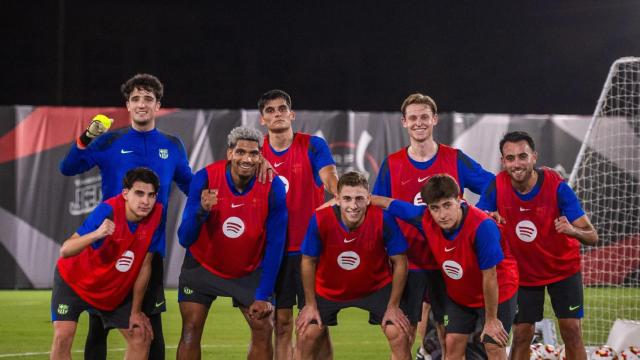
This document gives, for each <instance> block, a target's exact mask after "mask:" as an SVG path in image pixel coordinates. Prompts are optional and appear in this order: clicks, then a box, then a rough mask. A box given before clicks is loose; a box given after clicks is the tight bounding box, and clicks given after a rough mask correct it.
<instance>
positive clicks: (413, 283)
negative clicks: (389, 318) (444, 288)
mask: <svg viewBox="0 0 640 360" xmlns="http://www.w3.org/2000/svg"><path fill="white" fill-rule="evenodd" d="M427 281H428V275H427V272H426V271H409V274H408V275H407V283H406V285H405V286H404V291H403V292H402V300H401V301H400V308H401V309H402V311H404V313H405V315H407V318H409V322H410V323H411V324H412V325H415V324H417V323H418V322H419V321H420V320H421V319H422V302H423V299H424V295H425V293H426V291H427Z"/></svg>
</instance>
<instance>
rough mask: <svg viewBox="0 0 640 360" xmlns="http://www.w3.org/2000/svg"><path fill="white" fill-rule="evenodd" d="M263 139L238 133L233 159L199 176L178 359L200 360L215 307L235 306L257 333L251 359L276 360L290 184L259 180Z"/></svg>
mask: <svg viewBox="0 0 640 360" xmlns="http://www.w3.org/2000/svg"><path fill="white" fill-rule="evenodd" d="M261 146H262V134H261V133H260V131H258V130H256V129H251V128H246V127H237V128H235V129H233V130H231V132H230V133H229V137H228V149H227V159H226V160H220V161H216V162H214V163H212V164H210V165H208V166H206V167H205V168H204V169H202V170H200V171H198V172H197V173H196V174H195V175H194V177H193V181H192V182H191V187H190V189H189V197H188V198H187V204H186V206H185V209H184V212H183V215H182V223H181V224H180V227H179V229H178V238H179V240H180V244H181V245H182V246H184V247H185V248H186V249H187V253H186V255H185V258H184V263H183V264H182V270H181V272H180V279H179V287H178V301H179V303H180V314H181V315H182V334H181V338H180V343H179V345H178V353H177V358H178V359H199V358H200V357H201V348H200V341H201V338H202V331H203V330H204V324H205V321H206V318H207V313H208V312H209V308H210V306H211V303H212V302H213V301H214V300H215V299H216V297H218V296H226V297H231V298H233V302H234V304H236V305H238V306H239V308H240V311H242V314H243V315H244V317H245V319H246V320H247V324H248V325H249V327H250V328H251V344H250V346H249V354H248V358H250V359H272V358H273V345H272V343H271V333H272V331H273V323H272V320H271V316H270V315H271V313H272V312H273V305H272V303H271V302H272V300H273V289H274V286H275V282H276V277H277V275H278V269H279V268H280V262H281V261H282V256H283V254H284V244H285V238H286V231H287V219H288V214H287V203H286V192H285V187H284V183H283V182H282V181H281V180H280V179H279V178H278V177H275V178H274V179H273V181H272V182H264V183H262V182H259V181H256V180H257V175H258V168H259V166H260V164H262V163H263V158H262V155H261V154H260V147H261Z"/></svg>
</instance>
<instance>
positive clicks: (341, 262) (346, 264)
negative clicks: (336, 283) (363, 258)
mask: <svg viewBox="0 0 640 360" xmlns="http://www.w3.org/2000/svg"><path fill="white" fill-rule="evenodd" d="M337 260H338V266H340V267H341V268H343V269H345V270H353V269H355V268H357V267H358V266H359V265H360V256H359V255H358V254H357V253H355V252H353V251H345V252H343V253H341V254H340V255H338V259H337Z"/></svg>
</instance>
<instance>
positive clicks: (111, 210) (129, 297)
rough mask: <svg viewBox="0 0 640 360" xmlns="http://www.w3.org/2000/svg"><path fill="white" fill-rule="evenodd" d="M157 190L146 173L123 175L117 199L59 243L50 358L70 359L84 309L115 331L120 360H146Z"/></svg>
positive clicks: (159, 213)
mask: <svg viewBox="0 0 640 360" xmlns="http://www.w3.org/2000/svg"><path fill="white" fill-rule="evenodd" d="M159 186H160V184H159V179H158V176H157V175H156V174H155V173H154V172H153V171H151V170H150V169H148V168H136V169H133V170H130V171H128V172H127V174H126V175H125V177H124V179H123V187H122V190H121V194H120V195H117V196H115V197H112V198H110V199H108V200H106V201H104V202H102V203H101V204H100V205H98V206H97V207H96V208H95V209H94V210H93V211H92V212H91V214H90V215H89V216H88V217H87V219H85V221H84V223H83V224H82V225H81V226H80V228H78V230H77V231H76V232H75V233H74V234H73V235H72V236H71V237H70V238H69V239H67V240H66V241H65V242H64V243H63V244H62V247H61V248H60V259H59V260H58V264H57V266H56V271H55V275H54V284H53V293H52V296H51V319H52V321H53V329H54V334H53V345H52V347H51V359H71V345H72V344H73V337H74V336H75V332H76V328H77V326H78V317H79V316H80V313H82V312H83V311H84V310H89V309H92V311H93V312H94V313H96V314H98V315H99V316H100V317H101V318H102V322H101V323H104V326H105V327H109V328H117V329H119V330H120V333H122V335H123V336H124V338H125V340H126V342H127V352H126V354H125V358H127V359H146V358H147V355H148V351H149V345H150V343H151V339H152V338H153V331H152V329H151V325H150V323H149V319H148V318H147V317H146V316H145V315H144V313H143V312H142V301H143V296H144V293H145V289H146V287H147V282H148V281H149V277H150V275H151V259H152V258H153V257H154V253H156V252H157V248H158V247H159V246H161V245H162V244H161V242H160V235H161V233H162V232H161V227H160V223H161V219H162V205H161V204H160V203H159V202H156V197H157V194H158V190H159ZM156 256H157V255H156Z"/></svg>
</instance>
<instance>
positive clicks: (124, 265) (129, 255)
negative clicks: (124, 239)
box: [116, 250, 135, 272]
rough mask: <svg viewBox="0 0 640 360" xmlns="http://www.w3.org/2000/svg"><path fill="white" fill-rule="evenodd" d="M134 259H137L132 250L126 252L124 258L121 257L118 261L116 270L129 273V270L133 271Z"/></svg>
mask: <svg viewBox="0 0 640 360" xmlns="http://www.w3.org/2000/svg"><path fill="white" fill-rule="evenodd" d="M134 258H135V255H134V254H133V251H131V250H127V251H125V252H124V253H123V254H122V256H120V259H118V261H116V270H118V271H120V272H127V271H129V269H131V265H133V259H134Z"/></svg>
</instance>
